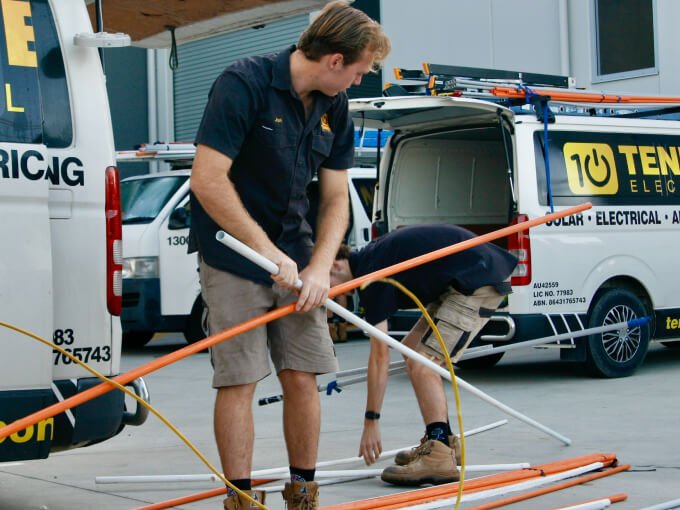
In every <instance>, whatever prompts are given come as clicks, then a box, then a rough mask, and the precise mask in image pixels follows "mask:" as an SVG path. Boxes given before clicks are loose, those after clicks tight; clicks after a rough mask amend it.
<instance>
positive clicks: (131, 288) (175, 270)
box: [121, 154, 376, 347]
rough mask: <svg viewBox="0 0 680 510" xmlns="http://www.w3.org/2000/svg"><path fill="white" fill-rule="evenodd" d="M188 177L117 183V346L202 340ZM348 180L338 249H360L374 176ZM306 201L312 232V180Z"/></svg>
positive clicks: (352, 175) (177, 174)
mask: <svg viewBox="0 0 680 510" xmlns="http://www.w3.org/2000/svg"><path fill="white" fill-rule="evenodd" d="M156 157H157V159H158V158H160V159H163V158H164V155H163V154H156ZM128 160H130V158H128ZM190 175H191V171H190V170H171V171H166V172H158V173H153V174H148V175H142V176H135V177H129V178H127V179H123V180H122V181H121V196H122V208H123V256H124V258H123V311H122V316H121V319H122V324H123V342H124V343H125V345H129V346H131V347H132V346H136V347H139V346H143V345H144V344H146V343H147V342H148V341H149V340H150V339H151V338H152V337H153V335H154V334H155V333H157V332H170V331H182V332H183V333H184V337H185V338H186V340H187V342H189V343H192V342H196V341H198V340H201V339H202V338H204V337H205V333H204V329H203V325H202V321H203V301H202V299H201V296H200V284H199V281H198V266H197V260H196V254H188V253H187V241H188V238H189V224H190V219H191V214H190V211H189V177H190ZM348 180H349V196H350V206H351V215H350V217H351V224H350V227H349V229H348V231H347V238H346V242H347V243H348V244H349V245H350V246H363V245H364V244H366V243H367V242H368V241H370V239H371V220H370V213H371V209H372V201H373V188H374V185H375V180H376V169H375V168H370V167H366V168H365V167H356V168H351V169H350V170H349V172H348ZM308 196H309V198H310V213H309V215H308V220H309V222H310V225H315V223H316V222H315V217H316V212H317V210H318V187H317V182H316V181H314V182H312V183H311V184H310V186H309V189H308Z"/></svg>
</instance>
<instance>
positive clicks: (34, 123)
mask: <svg viewBox="0 0 680 510" xmlns="http://www.w3.org/2000/svg"><path fill="white" fill-rule="evenodd" d="M2 17H3V19H2V23H0V80H1V83H2V87H1V90H0V100H2V108H0V141H2V142H15V143H34V144H44V145H46V146H48V147H68V146H69V145H70V144H71V141H72V138H73V127H72V123H71V107H70V103H69V95H68V87H67V84H66V73H65V71H64V61H63V57H62V54H61V49H60V47H59V39H58V36H57V31H56V28H55V25H54V20H53V19H52V14H51V12H50V8H49V5H48V2H47V0H32V1H30V2H7V4H6V5H4V9H3V12H2Z"/></svg>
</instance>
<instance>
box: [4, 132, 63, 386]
mask: <svg viewBox="0 0 680 510" xmlns="http://www.w3.org/2000/svg"><path fill="white" fill-rule="evenodd" d="M13 149H14V150H16V146H15V145H10V144H4V143H3V144H0V150H3V151H6V153H10V151H11V150H13ZM25 149H26V150H34V151H37V152H40V153H41V154H46V152H47V151H46V148H45V147H44V146H40V145H28V146H26V147H25ZM48 195H49V192H48V186H47V181H37V182H33V181H28V180H25V179H7V180H4V182H2V185H0V217H1V218H2V221H0V238H1V239H5V240H8V241H9V240H13V241H12V245H13V246H12V249H4V250H2V251H3V253H2V264H0V282H2V284H1V285H0V301H1V302H2V303H4V305H3V313H2V315H1V317H2V321H4V322H7V323H9V324H13V325H16V326H18V327H21V328H24V329H30V330H31V332H33V333H35V334H36V335H40V336H41V337H43V338H51V337H52V324H53V318H52V313H53V299H52V294H53V291H52V259H51V257H49V256H47V257H46V256H45V254H49V253H50V252H51V245H52V237H51V234H50V223H49V213H48ZM18 289H22V290H21V291H18ZM0 340H1V341H2V343H3V346H5V349H7V350H6V354H5V355H3V356H0V381H2V388H3V389H7V390H14V389H16V390H21V389H35V388H47V387H49V385H50V384H51V382H52V359H51V356H50V352H49V349H47V348H46V347H45V346H44V345H42V344H40V343H38V342H36V341H35V340H31V339H30V338H28V337H26V336H23V335H20V334H19V333H15V332H13V331H10V330H7V329H5V328H2V329H0ZM27 367H31V369H30V370H27V369H26V368H27Z"/></svg>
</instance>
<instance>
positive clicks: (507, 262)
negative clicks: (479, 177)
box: [349, 224, 517, 324]
mask: <svg viewBox="0 0 680 510" xmlns="http://www.w3.org/2000/svg"><path fill="white" fill-rule="evenodd" d="M473 237H475V234H473V233H472V232H470V231H469V230H466V229H464V228H462V227H458V226H456V225H449V224H435V225H411V226H408V227H401V228H398V229H396V230H392V231H391V232H388V233H387V234H385V235H383V236H381V237H379V238H378V239H376V240H374V241H372V242H370V243H369V244H367V245H366V246H364V247H363V248H362V249H361V250H360V251H357V252H352V253H351V254H350V257H349V265H350V270H351V271H352V275H354V277H355V278H358V277H359V276H363V275H366V274H369V273H373V272H374V271H377V270H379V269H383V268H385V267H389V266H392V265H394V264H398V263H399V262H404V261H405V260H410V259H412V258H414V257H419V256H420V255H424V254H426V253H431V252H433V251H435V250H439V249H440V248H445V247H447V246H451V245H452V244H457V243H460V242H462V241H465V240H467V239H472V238H473ZM516 265H517V259H516V258H515V257H514V256H513V255H511V254H510V253H508V252H507V251H505V250H503V249H502V248H499V247H498V246H496V245H494V244H490V243H485V244H481V245H479V246H474V247H472V248H468V249H467V250H463V251H459V252H457V253H454V254H452V255H448V256H446V257H442V258H439V259H436V260H433V261H431V262H427V263H425V264H422V265H420V266H416V267H414V268H411V269H408V270H406V271H402V272H401V273H397V274H395V275H394V276H392V277H391V278H393V279H394V280H396V281H398V282H399V283H401V284H402V285H403V286H404V287H406V288H407V289H408V290H410V291H411V292H413V294H415V296H416V297H417V298H418V299H419V300H420V301H421V302H422V303H423V304H424V305H428V304H430V303H432V302H433V301H435V300H436V299H437V298H438V297H439V296H441V295H442V294H443V293H444V292H445V291H446V290H447V289H448V287H449V286H451V287H453V288H454V289H456V290H457V291H458V292H460V293H462V294H465V295H470V294H472V293H473V292H474V291H476V290H477V289H479V288H481V287H485V286H487V285H491V286H493V287H495V288H496V290H497V291H498V293H500V294H502V295H506V294H509V293H510V292H512V288H511V287H510V284H509V283H508V282H507V281H506V280H507V279H508V277H509V276H510V274H511V273H512V271H513V270H514V269H515V266H516ZM359 297H360V300H361V304H362V305H363V307H364V310H365V314H366V321H368V322H369V323H370V324H378V323H379V322H382V321H384V320H385V319H387V318H388V317H389V316H390V315H392V314H393V313H394V312H396V311H397V310H404V309H409V308H415V307H416V305H415V303H414V302H413V301H412V300H411V298H410V297H409V296H407V295H406V294H404V293H403V292H402V291H401V290H399V289H398V288H397V287H395V286H394V285H391V284H388V283H383V282H375V283H372V284H370V285H369V286H367V287H365V288H364V289H363V290H361V291H359Z"/></svg>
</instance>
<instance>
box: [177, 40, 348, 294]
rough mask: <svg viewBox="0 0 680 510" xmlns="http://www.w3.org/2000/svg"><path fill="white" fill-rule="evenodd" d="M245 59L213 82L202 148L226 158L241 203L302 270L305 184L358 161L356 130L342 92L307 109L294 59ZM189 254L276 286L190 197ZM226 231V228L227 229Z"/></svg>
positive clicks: (307, 233)
mask: <svg viewBox="0 0 680 510" xmlns="http://www.w3.org/2000/svg"><path fill="white" fill-rule="evenodd" d="M294 50H295V46H292V47H291V48H288V49H287V50H285V51H282V52H280V53H278V54H272V55H265V56H261V57H251V58H246V59H243V60H239V61H237V62H236V63H234V64H233V65H231V66H230V67H228V68H227V69H226V70H225V71H224V72H223V73H222V74H221V75H220V76H219V77H218V78H217V80H216V81H215V83H213V86H212V89H211V90H210V95H209V99H208V104H207V106H206V109H205V112H204V114H203V120H202V121H201V125H200V127H199V130H198V134H197V136H196V143H197V144H203V145H207V146H209V147H211V148H212V149H215V150H217V151H219V152H221V153H222V154H224V155H226V156H228V157H229V158H230V159H231V160H232V161H233V164H232V167H231V170H230V172H229V178H230V179H231V181H232V183H233V184H234V187H235V188H236V191H237V192H238V194H239V196H240V198H241V201H242V202H243V205H244V206H245V208H246V210H247V211H248V213H249V214H250V215H251V216H252V217H253V219H254V220H255V221H256V222H257V223H258V224H259V225H260V226H261V227H262V229H263V230H264V231H265V232H266V233H267V236H268V237H269V239H270V240H271V241H272V242H274V244H276V245H277V246H278V247H279V248H280V249H281V250H282V251H283V252H285V253H286V254H287V255H288V256H289V257H291V258H292V259H293V260H294V261H295V262H296V263H297V265H298V270H302V269H303V268H304V267H305V266H307V264H309V260H310V258H311V253H312V247H313V243H312V229H311V227H310V225H309V224H308V223H307V221H306V219H305V215H306V214H307V211H308V209H309V200H308V199H307V193H306V191H307V186H308V184H309V183H310V182H311V181H312V178H313V177H314V175H315V173H316V172H317V171H318V169H319V168H320V167H324V168H328V169H332V170H346V169H347V168H350V167H351V166H352V164H353V161H354V125H353V124H352V120H351V118H350V116H349V112H348V109H347V95H346V94H345V93H344V92H343V93H341V94H338V95H337V96H335V97H329V96H326V95H324V94H322V93H321V92H314V93H313V97H314V103H313V106H312V108H311V110H310V112H309V116H308V117H307V118H306V119H305V109H304V106H303V104H302V101H301V100H300V98H299V96H298V95H297V93H296V92H295V91H294V90H293V84H292V81H291V75H290V55H291V53H292V52H293V51H294ZM191 216H192V218H191V231H190V240H189V251H190V252H191V251H195V250H198V252H199V253H200V255H201V257H202V258H203V260H204V261H205V262H206V263H207V264H209V265H210V266H212V267H215V268H217V269H221V270H224V271H228V272H230V273H234V274H236V275H238V276H240V277H243V278H247V279H249V280H252V281H255V282H258V283H263V284H265V285H271V284H272V280H271V278H270V276H269V275H268V274H267V273H266V272H265V271H263V270H262V269H260V268H259V267H257V266H255V265H254V264H253V263H252V262H250V261H248V260H246V259H244V258H243V257H242V256H241V255H239V254H238V253H236V252H234V251H232V250H231V249H229V248H227V247H226V246H224V245H223V244H221V243H219V242H218V241H217V240H216V239H215V234H216V233H217V231H218V230H220V227H219V226H218V225H217V223H215V222H214V221H213V220H212V218H210V216H209V215H208V214H207V213H206V212H205V210H204V209H203V207H201V204H200V203H199V201H198V200H197V199H196V197H195V196H194V195H193V193H192V195H191ZM225 230H226V229H225Z"/></svg>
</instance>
